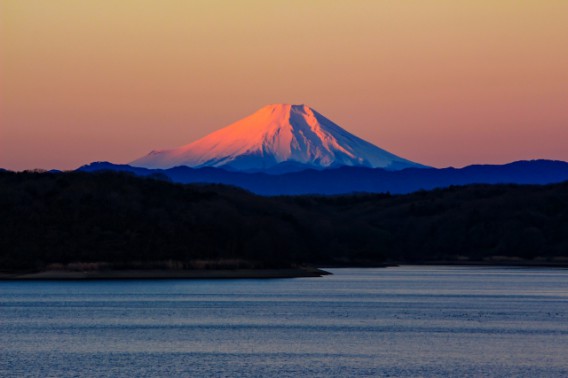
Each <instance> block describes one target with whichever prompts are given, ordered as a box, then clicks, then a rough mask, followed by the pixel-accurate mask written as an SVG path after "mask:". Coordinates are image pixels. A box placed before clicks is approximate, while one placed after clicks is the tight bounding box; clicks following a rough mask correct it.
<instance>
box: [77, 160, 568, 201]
mask: <svg viewBox="0 0 568 378" xmlns="http://www.w3.org/2000/svg"><path fill="white" fill-rule="evenodd" d="M79 170H80V171H86V172H96V171H125V172H131V173H133V174H136V175H138V176H154V177H156V178H162V179H166V180H170V181H173V182H178V183H218V184H226V185H233V186H237V187H241V188H244V189H246V190H249V191H251V192H253V193H256V194H261V195H296V194H326V195H330V194H345V193H357V192H368V193H385V192H389V193H392V194H395V193H396V194H402V193H411V192H415V191H419V190H430V189H435V188H444V187H448V186H452V185H467V184H505V183H511V184H552V183H557V182H562V181H568V163H566V162H563V161H554V160H531V161H517V162H514V163H510V164H504V165H470V166H468V167H464V168H459V169H458V168H442V169H437V168H426V169H425V168H407V169H403V170H397V171H392V170H386V169H381V168H366V167H348V166H344V167H339V168H334V169H323V170H316V169H308V170H303V171H298V172H289V173H282V174H269V173H266V172H255V173H250V172H237V171H229V170H226V169H222V168H212V167H204V168H190V167H186V166H180V167H174V168H169V169H148V168H140V167H133V166H130V165H117V164H112V163H108V162H96V163H91V164H89V165H85V166H83V167H81V168H79Z"/></svg>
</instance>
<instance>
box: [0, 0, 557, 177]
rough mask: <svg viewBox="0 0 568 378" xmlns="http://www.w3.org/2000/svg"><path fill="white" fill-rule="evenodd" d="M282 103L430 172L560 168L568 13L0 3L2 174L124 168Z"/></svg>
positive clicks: (497, 8) (374, 5) (457, 5)
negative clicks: (522, 165)
mask: <svg viewBox="0 0 568 378" xmlns="http://www.w3.org/2000/svg"><path fill="white" fill-rule="evenodd" d="M278 102H284V103H303V104H307V105H310V106H312V107H314V108H315V109H316V110H318V111H319V112H320V113H322V114H324V115H326V116H327V117H329V118H331V119H332V120H333V121H335V122H336V123H338V124H339V125H341V126H342V127H344V128H346V129H347V130H349V131H350V132H352V133H354V134H356V135H358V136H360V137H362V138H364V139H366V140H368V141H370V142H372V143H375V144H376V145H378V146H380V147H382V148H385V149H387V150H389V151H391V152H393V153H395V154H398V155H400V156H403V157H405V158H408V159H411V160H414V161H418V162H420V163H424V164H428V165H433V166H437V167H445V166H450V165H451V166H463V165H467V164H473V163H504V162H509V161H514V160H520V159H533V158H548V159H561V160H568V1H564V0H558V1H554V0H534V1H522V0H516V1H507V0H500V1H494V0H487V1H482V0H476V1H455V0H447V1H442V0H440V1H427V0H417V1H410V0H405V1H399V0H393V1H379V0H368V1H364V0H361V1H347V0H346V1H331V0H326V1H264V0H258V1H229V0H227V1H212V0H204V1H187V0H130V1H128V0H121V1H111V0H83V1H76V0H49V1H46V0H33V1H32V0H17V1H16V0H0V167H4V168H9V169H17V170H19V169H30V168H60V169H71V168H76V167H78V166H80V165H82V164H84V163H88V162H91V161H97V160H108V161H112V162H116V163H125V162H128V161H131V160H134V159H135V158H138V157H140V156H142V155H144V154H146V153H147V152H149V151H150V150H152V149H160V148H169V147H177V146H179V145H182V144H186V143H189V142H191V141H193V140H195V139H197V138H199V137H201V136H204V135H206V134H208V133H210V132H211V131H214V130H216V129H218V128H221V127H224V126H226V125H228V124H229V123H231V122H233V121H236V120H238V119H239V118H242V117H244V116H246V115H248V114H250V113H252V112H253V111H255V110H257V109H258V108H260V107H262V106H264V105H266V104H271V103H278Z"/></svg>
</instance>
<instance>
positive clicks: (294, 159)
mask: <svg viewBox="0 0 568 378" xmlns="http://www.w3.org/2000/svg"><path fill="white" fill-rule="evenodd" d="M130 165H131V166H134V167H143V168H154V169H155V168H159V169H167V168H172V167H177V166H187V167H192V168H202V167H217V168H224V169H228V170H234V171H242V172H268V171H272V172H278V171H280V172H289V171H299V170H303V169H318V170H319V169H325V168H338V167H342V166H352V167H367V168H383V169H386V170H391V171H395V170H402V169H405V168H427V167H426V166H424V165H421V164H418V163H414V162H412V161H409V160H406V159H403V158H401V157H398V156H396V155H394V154H392V153H390V152H388V151H385V150H383V149H381V148H379V147H377V146H375V145H374V144H371V143H369V142H367V141H365V140H363V139H361V138H359V137H357V136H355V135H353V134H351V133H349V132H347V131H346V130H344V129H343V128H341V127H340V126H338V125H337V124H335V123H334V122H332V121H330V120H329V119H327V118H326V117H324V116H323V115H321V114H320V113H318V112H316V111H315V110H313V109H312V108H310V107H308V106H305V105H288V104H274V105H268V106H265V107H263V108H261V109H259V110H258V111H256V112H255V113H253V114H251V115H250V116H248V117H245V118H243V119H241V120H240V121H237V122H235V123H233V124H231V125H229V126H227V127H225V128H223V129H220V130H218V131H215V132H213V133H211V134H209V135H207V136H205V137H203V138H201V139H199V140H197V141H195V142H193V143H190V144H187V145H185V146H182V147H178V148H174V149H171V150H160V151H152V152H150V153H149V154H148V155H146V156H143V157H141V158H139V159H137V160H135V161H133V162H131V163H130Z"/></svg>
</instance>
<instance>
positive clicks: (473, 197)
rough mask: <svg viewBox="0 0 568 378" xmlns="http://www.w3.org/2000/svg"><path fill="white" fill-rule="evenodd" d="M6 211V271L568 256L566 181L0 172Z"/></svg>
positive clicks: (0, 251) (1, 260)
mask: <svg viewBox="0 0 568 378" xmlns="http://www.w3.org/2000/svg"><path fill="white" fill-rule="evenodd" d="M0 215H1V216H0V270H2V271H17V270H41V269H46V268H49V267H53V266H64V267H69V266H77V267H83V268H84V267H85V266H89V265H88V264H91V266H98V267H101V266H103V267H110V268H120V267H132V266H139V267H166V268H167V267H176V268H186V269H187V268H207V267H208V266H210V264H213V265H214V264H215V262H217V264H221V265H222V264H223V262H225V263H226V264H228V265H230V267H242V266H245V267H247V268H250V267H253V268H254V267H263V268H265V267H270V268H273V267H288V266H291V265H300V264H314V265H324V266H325V265H361V264H363V265H373V264H381V263H383V262H385V261H387V262H411V263H421V262H436V261H497V260H500V261H506V260H518V259H524V260H531V261H534V260H535V259H536V260H538V261H551V262H559V261H568V183H563V184H555V185H547V186H514V185H493V186H492V185H472V186H465V187H451V188H448V189H443V190H433V191H428V192H426V191H423V192H416V193H413V194H407V195H396V196H391V195H389V194H379V195H377V194H373V195H368V194H360V195H348V196H335V197H324V196H296V197H293V196H291V197H261V196H256V195H253V194H250V193H248V192H246V191H244V190H241V189H237V188H234V187H228V186H221V185H209V184H208V185H196V184H193V185H183V184H174V183H170V182H166V181H162V180H160V179H159V178H140V177H136V176H133V175H130V174H127V173H117V172H114V173H113V172H96V173H85V172H68V173H40V172H23V173H13V172H0ZM73 264H74V265H73ZM97 264H98V265H97Z"/></svg>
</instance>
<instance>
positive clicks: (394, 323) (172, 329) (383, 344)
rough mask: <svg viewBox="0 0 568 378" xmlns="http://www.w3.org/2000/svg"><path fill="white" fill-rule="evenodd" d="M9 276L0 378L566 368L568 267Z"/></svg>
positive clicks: (542, 371)
mask: <svg viewBox="0 0 568 378" xmlns="http://www.w3.org/2000/svg"><path fill="white" fill-rule="evenodd" d="M331 271H332V272H333V273H334V275H332V276H327V277H323V278H297V279H282V280H203V281H190V280H185V281H184V280H165V281H99V282H47V281H46V282H0V376H2V377H25V376H30V377H32V376H33V377H72V376H73V377H74V376H89V377H96V376H113V377H121V376H122V377H143V376H158V377H164V376H185V377H196V376H230V377H238V376H264V377H274V376H290V377H298V376H322V377H329V376H390V377H397V376H403V377H405V376H412V377H415V376H459V377H464V376H472V377H481V376H483V377H487V376H525V377H537V376H539V377H568V270H562V269H503V268H471V267H467V268H462V267H400V268H388V269H332V270H331Z"/></svg>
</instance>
